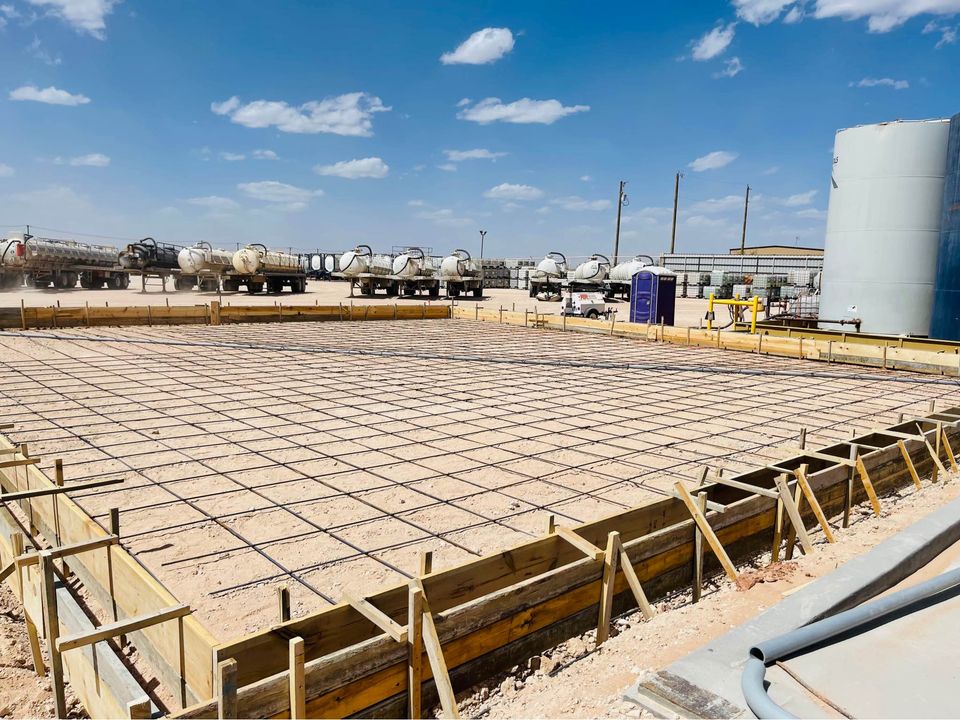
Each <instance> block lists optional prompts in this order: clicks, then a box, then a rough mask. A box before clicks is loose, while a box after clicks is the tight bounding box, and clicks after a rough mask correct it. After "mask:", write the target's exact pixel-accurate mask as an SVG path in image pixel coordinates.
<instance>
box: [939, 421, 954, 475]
mask: <svg viewBox="0 0 960 720" xmlns="http://www.w3.org/2000/svg"><path fill="white" fill-rule="evenodd" d="M940 436H941V437H942V438H943V449H944V450H945V451H946V453H947V460H949V461H950V467H951V468H953V469H954V470H957V458H956V457H954V455H953V448H952V447H950V440H949V439H948V438H947V431H946V430H944V429H943V428H940Z"/></svg>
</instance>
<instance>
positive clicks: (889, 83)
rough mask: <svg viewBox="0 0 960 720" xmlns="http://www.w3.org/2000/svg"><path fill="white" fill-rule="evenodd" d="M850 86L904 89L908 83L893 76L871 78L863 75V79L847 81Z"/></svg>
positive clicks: (907, 86) (908, 85)
mask: <svg viewBox="0 0 960 720" xmlns="http://www.w3.org/2000/svg"><path fill="white" fill-rule="evenodd" d="M849 85H850V87H858V88H870V87H890V88H893V89H894V90H906V89H907V88H909V87H910V83H908V82H907V81H906V80H894V79H893V78H887V77H885V78H871V77H865V78H863V80H859V81H857V82H853V81H851V82H850V83H849Z"/></svg>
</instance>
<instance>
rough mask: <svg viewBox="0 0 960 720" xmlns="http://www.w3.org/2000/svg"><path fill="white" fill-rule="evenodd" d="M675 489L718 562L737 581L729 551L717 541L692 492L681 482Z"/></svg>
mask: <svg viewBox="0 0 960 720" xmlns="http://www.w3.org/2000/svg"><path fill="white" fill-rule="evenodd" d="M673 487H674V489H675V490H676V491H677V492H678V493H680V498H681V499H682V500H683V504H684V505H686V506H687V510H689V511H690V514H691V515H692V516H693V520H694V522H696V523H697V525H698V526H699V527H700V531H701V532H702V533H703V536H704V537H705V538H706V540H707V544H708V545H710V549H711V550H713V554H714V555H716V557H717V560H719V561H720V565H721V566H722V567H723V570H724V572H725V573H726V574H727V577H728V578H730V579H731V580H734V581H735V580H736V579H737V569H736V568H735V567H734V566H733V563H732V562H730V557H729V556H728V555H727V551H726V550H724V549H723V545H721V544H720V540H719V539H717V536H716V534H714V532H713V528H711V527H710V523H709V522H707V518H706V516H704V514H703V513H702V512H700V508H699V507H697V504H696V503H695V502H694V501H693V498H692V497H690V491H689V490H687V488H686V486H684V484H683V483H682V482H680V481H677V482H675V483H674V484H673Z"/></svg>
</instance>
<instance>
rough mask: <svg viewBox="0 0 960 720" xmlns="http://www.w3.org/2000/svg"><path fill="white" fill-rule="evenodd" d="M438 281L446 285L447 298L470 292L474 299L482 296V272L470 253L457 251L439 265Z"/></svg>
mask: <svg viewBox="0 0 960 720" xmlns="http://www.w3.org/2000/svg"><path fill="white" fill-rule="evenodd" d="M440 279H441V280H443V281H444V282H445V283H446V284H447V297H451V298H455V297H457V296H458V295H460V293H467V292H470V291H472V292H473V296H474V297H482V296H483V272H482V271H481V269H480V267H479V266H478V265H477V263H475V262H474V261H473V260H472V259H471V257H470V253H468V252H467V251H466V250H462V249H457V250H454V251H453V253H451V254H450V255H448V256H447V257H445V258H444V259H443V262H441V263H440Z"/></svg>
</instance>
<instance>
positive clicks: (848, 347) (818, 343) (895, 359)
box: [453, 307, 960, 377]
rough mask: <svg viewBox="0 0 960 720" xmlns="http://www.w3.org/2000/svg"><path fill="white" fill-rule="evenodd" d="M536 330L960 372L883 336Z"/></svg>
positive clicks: (563, 325) (510, 320)
mask: <svg viewBox="0 0 960 720" xmlns="http://www.w3.org/2000/svg"><path fill="white" fill-rule="evenodd" d="M453 318H454V319H460V320H479V321H481V322H490V323H500V324H504V325H525V326H527V327H530V326H531V324H530V314H529V313H522V312H510V311H506V310H504V311H501V310H499V309H496V310H493V309H490V310H481V309H479V308H477V307H472V308H464V307H454V309H453ZM536 327H537V328H546V329H550V330H559V331H566V332H585V333H602V334H604V335H616V336H620V337H632V338H637V339H640V340H646V341H649V342H668V343H672V344H677V345H692V346H696V347H713V348H718V349H722V350H740V351H744V352H751V353H758V354H760V353H763V354H765V355H775V356H779V357H791V358H806V359H808V360H820V361H823V362H836V363H844V364H852V365H866V366H870V367H883V368H888V369H892V370H912V371H914V372H922V373H932V374H935V375H947V376H953V377H957V376H960V351H957V352H949V353H948V352H944V351H942V350H933V349H930V350H923V349H917V348H903V347H896V346H891V345H889V344H887V343H886V341H884V340H882V339H878V340H877V342H876V343H875V344H870V343H868V342H866V341H865V340H864V339H863V338H860V339H858V341H857V342H835V341H830V340H823V339H815V338H809V337H808V338H803V337H781V336H776V335H762V334H750V333H745V332H735V331H732V330H702V329H698V328H683V327H663V326H660V325H654V324H644V323H631V322H626V321H625V320H624V321H621V320H619V319H618V320H617V321H616V323H615V324H611V323H610V322H609V321H606V320H588V319H586V318H576V317H565V316H560V315H542V314H538V315H537V323H536Z"/></svg>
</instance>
